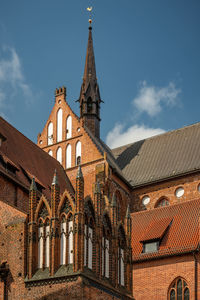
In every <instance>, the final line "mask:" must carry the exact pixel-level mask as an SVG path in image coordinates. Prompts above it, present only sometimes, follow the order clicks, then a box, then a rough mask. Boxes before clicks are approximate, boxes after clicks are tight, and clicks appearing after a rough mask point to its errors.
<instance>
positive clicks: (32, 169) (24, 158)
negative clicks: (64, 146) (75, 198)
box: [0, 117, 74, 199]
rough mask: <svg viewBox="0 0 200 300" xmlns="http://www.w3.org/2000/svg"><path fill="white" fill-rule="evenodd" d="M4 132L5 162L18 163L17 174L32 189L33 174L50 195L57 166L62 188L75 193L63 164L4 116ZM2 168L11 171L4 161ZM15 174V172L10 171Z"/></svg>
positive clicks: (1, 125)
mask: <svg viewBox="0 0 200 300" xmlns="http://www.w3.org/2000/svg"><path fill="white" fill-rule="evenodd" d="M0 133H1V134H2V135H3V136H4V137H5V138H6V140H5V141H4V142H3V143H2V146H1V147H0V156H1V158H2V160H3V162H4V163H5V164H6V163H8V162H9V163H10V164H11V165H13V166H15V168H17V169H16V172H15V173H16V175H14V174H13V178H14V179H16V180H17V181H18V182H20V183H22V184H23V185H24V186H25V187H27V188H28V189H29V187H30V183H31V180H32V177H33V176H34V177H35V181H36V183H38V184H39V185H40V187H41V188H43V189H42V193H43V194H44V195H45V196H46V197H47V199H50V187H51V183H52V180H53V175H54V171H55V169H56V170H57V174H58V180H59V185H60V192H61V193H63V192H64V190H65V189H67V190H68V191H69V192H70V193H71V194H72V195H74V189H73V187H72V185H71V183H70V181H69V179H68V177H67V175H66V173H65V171H64V169H63V167H62V166H61V164H60V163H59V162H58V161H57V160H55V159H54V158H53V157H51V156H50V155H49V154H47V153H46V152H44V150H42V149H40V148H39V147H38V146H37V145H36V144H34V143H33V142H32V141H30V140H29V139H28V138H26V137H25V136H24V135H23V134H22V133H21V132H19V131H18V130H17V129H15V128H14V127H13V126H12V125H10V124H9V123H8V122H7V121H5V120H4V119H3V118H2V117H0ZM0 170H2V171H3V172H4V173H5V172H6V171H7V169H6V168H5V166H4V165H2V164H1V163H0ZM9 175H10V176H12V173H9Z"/></svg>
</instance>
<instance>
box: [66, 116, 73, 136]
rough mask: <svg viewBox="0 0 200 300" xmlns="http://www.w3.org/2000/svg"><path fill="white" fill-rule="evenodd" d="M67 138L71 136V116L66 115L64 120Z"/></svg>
mask: <svg viewBox="0 0 200 300" xmlns="http://www.w3.org/2000/svg"><path fill="white" fill-rule="evenodd" d="M66 131H67V136H66V137H67V139H70V138H71V137H72V117H71V116H68V117H67V121H66Z"/></svg>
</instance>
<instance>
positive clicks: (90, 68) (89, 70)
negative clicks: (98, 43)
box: [83, 26, 97, 84]
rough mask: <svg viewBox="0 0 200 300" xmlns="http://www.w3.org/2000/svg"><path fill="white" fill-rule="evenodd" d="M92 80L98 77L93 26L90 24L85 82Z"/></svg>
mask: <svg viewBox="0 0 200 300" xmlns="http://www.w3.org/2000/svg"><path fill="white" fill-rule="evenodd" d="M91 80H93V81H96V80H97V78H96V67H95V58H94V48H93V40H92V27H91V26H90V27H89V36H88V45H87V54H86V60H85V70H84V75H83V82H84V83H85V84H87V83H89V81H91Z"/></svg>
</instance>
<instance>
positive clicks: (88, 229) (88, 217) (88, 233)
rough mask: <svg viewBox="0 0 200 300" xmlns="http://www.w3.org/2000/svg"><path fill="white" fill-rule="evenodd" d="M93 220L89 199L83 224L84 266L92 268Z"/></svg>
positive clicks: (92, 210)
mask: <svg viewBox="0 0 200 300" xmlns="http://www.w3.org/2000/svg"><path fill="white" fill-rule="evenodd" d="M94 220H95V214H94V209H93V206H92V203H91V201H90V200H88V201H87V202H86V205H85V225H84V266H85V267H88V268H89V269H92V268H93V265H92V260H93V252H94V247H93V240H94Z"/></svg>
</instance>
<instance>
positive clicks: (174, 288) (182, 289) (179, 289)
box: [168, 277, 190, 300]
mask: <svg viewBox="0 0 200 300" xmlns="http://www.w3.org/2000/svg"><path fill="white" fill-rule="evenodd" d="M168 298H169V300H190V291H189V287H188V285H187V282H186V281H185V280H184V279H183V278H180V277H178V278H176V279H175V280H174V281H173V282H172V284H171V285H170V288H169V292H168Z"/></svg>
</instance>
